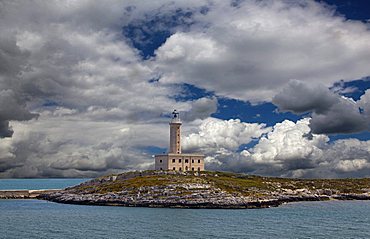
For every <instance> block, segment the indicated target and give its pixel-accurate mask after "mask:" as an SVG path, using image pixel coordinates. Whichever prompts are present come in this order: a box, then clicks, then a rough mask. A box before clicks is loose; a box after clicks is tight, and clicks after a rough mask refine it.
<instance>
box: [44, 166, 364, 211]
mask: <svg viewBox="0 0 370 239" xmlns="http://www.w3.org/2000/svg"><path fill="white" fill-rule="evenodd" d="M40 198H42V199H46V200H50V201H55V202H61V203H74V204H89V205H117V206H143V207H184V208H261V207H270V206H278V205H280V204H282V203H285V202H292V201H319V200H329V199H340V200H343V199H360V200H369V199H370V179H369V178H365V179H315V180H303V179H286V178H270V177H258V176H250V175H244V174H233V173H224V172H201V173H200V174H198V173H192V172H173V171H143V172H128V173H123V174H118V175H110V176H105V177H100V178H97V179H93V180H91V181H88V182H85V183H82V184H80V185H78V186H75V187H71V188H67V189H66V190H63V191H59V192H54V193H49V194H42V195H40Z"/></svg>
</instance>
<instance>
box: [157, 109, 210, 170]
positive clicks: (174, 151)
mask: <svg viewBox="0 0 370 239" xmlns="http://www.w3.org/2000/svg"><path fill="white" fill-rule="evenodd" d="M169 124H170V144H169V149H168V153H167V154H158V155H155V156H154V164H155V170H173V171H198V172H199V171H204V155H203V154H196V153H182V152H181V125H182V122H181V119H180V114H179V112H177V111H176V110H174V111H173V112H172V117H171V120H170V123H169Z"/></svg>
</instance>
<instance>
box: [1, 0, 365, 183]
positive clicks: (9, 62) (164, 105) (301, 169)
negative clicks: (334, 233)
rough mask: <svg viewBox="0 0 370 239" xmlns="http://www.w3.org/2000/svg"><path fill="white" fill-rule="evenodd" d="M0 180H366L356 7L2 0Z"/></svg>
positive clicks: (360, 24) (304, 1) (361, 37)
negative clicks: (171, 157)
mask: <svg viewBox="0 0 370 239" xmlns="http://www.w3.org/2000/svg"><path fill="white" fill-rule="evenodd" d="M1 7H2V14H1V16H0V31H1V32H3V34H2V36H1V37H0V177H3V178H4V177H95V176H99V175H103V174H108V173H117V172H122V171H127V170H145V169H151V168H153V158H152V155H153V154H155V153H161V152H163V151H166V150H167V148H168V120H169V117H170V112H172V110H173V109H177V110H178V111H180V114H181V118H182V120H183V131H182V132H183V135H182V146H183V150H184V151H186V152H198V153H203V154H205V156H206V168H207V169H209V170H225V171H234V172H243V173H250V174H259V175H268V176H284V177H306V178H310V177H333V178H337V177H365V176H366V177H369V176H370V133H369V124H370V91H368V89H369V88H370V80H369V79H370V67H369V65H370V52H369V49H370V44H369V42H370V30H369V29H370V27H369V19H370V7H369V4H368V1H349V0H346V1H331V0H327V1H313V0H299V1H289V0H281V1H280V0H277V1H272V0H245V1H233V0H230V1H224V0H210V1H208V0H177V1H170V0H158V1H135V0H126V1H120V0H109V1H108V2H104V3H103V2H98V1H83V2H80V1H78V2H76V1H65V2H59V1H48V2H47V3H45V1H41V0H40V1H37V0H36V1H35V2H32V3H29V2H24V1H5V2H4V4H3V5H2V6H1Z"/></svg>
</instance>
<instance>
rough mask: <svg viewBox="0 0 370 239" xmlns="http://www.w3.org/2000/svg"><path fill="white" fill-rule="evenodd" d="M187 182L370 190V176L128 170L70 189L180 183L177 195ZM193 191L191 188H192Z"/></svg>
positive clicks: (250, 188)
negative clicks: (301, 176)
mask: <svg viewBox="0 0 370 239" xmlns="http://www.w3.org/2000/svg"><path fill="white" fill-rule="evenodd" d="M184 184H207V185H209V186H211V187H212V188H219V189H221V190H223V191H226V192H228V193H231V194H236V195H244V196H255V197H263V196H266V195H269V194H271V192H280V191H282V190H296V189H308V190H318V189H322V190H326V189H330V190H334V191H336V192H337V193H363V192H366V191H368V190H369V189H370V178H363V179H290V178H276V177H260V176H253V175H246V174H235V173H228V172H211V171H205V172H201V173H200V174H199V175H198V174H197V173H191V172H187V173H178V172H171V171H167V172H166V171H162V172H160V171H151V170H148V171H143V172H127V173H123V174H118V175H109V176H104V177H100V178H97V179H94V180H92V181H90V182H87V183H85V184H81V185H78V186H76V187H73V188H71V189H69V190H72V191H74V192H78V193H84V194H89V193H99V194H106V193H116V192H120V191H122V190H128V191H130V192H131V193H137V192H138V191H139V190H141V191H142V190H143V189H144V190H145V188H149V187H153V186H156V187H163V188H165V187H167V186H169V185H179V188H178V191H177V192H178V194H179V195H186V194H188V193H191V192H190V191H189V189H188V190H184V189H182V188H181V185H184ZM190 190H191V189H190Z"/></svg>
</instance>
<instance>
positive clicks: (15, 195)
mask: <svg viewBox="0 0 370 239" xmlns="http://www.w3.org/2000/svg"><path fill="white" fill-rule="evenodd" d="M58 191H60V190H59V189H40V190H26V189H24V190H0V199H35V198H38V197H39V196H40V195H41V194H49V193H54V192H58Z"/></svg>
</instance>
